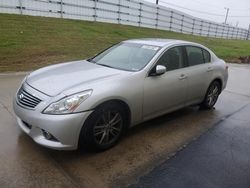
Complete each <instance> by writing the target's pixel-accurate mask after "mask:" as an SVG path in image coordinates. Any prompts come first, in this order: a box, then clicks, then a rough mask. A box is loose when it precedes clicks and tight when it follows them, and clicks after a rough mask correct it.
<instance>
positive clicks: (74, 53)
mask: <svg viewBox="0 0 250 188" xmlns="http://www.w3.org/2000/svg"><path fill="white" fill-rule="evenodd" d="M145 37H160V38H171V39H172V38H174V39H182V40H188V41H194V42H198V43H201V44H204V45H205V46H207V47H209V48H211V49H212V50H213V51H214V52H215V53H216V54H217V55H218V56H219V57H221V58H223V59H226V60H230V59H233V58H238V57H240V56H248V55H250V42H249V41H244V40H223V39H215V38H207V37H198V36H192V35H186V34H180V33H175V32H170V31H163V30H155V29H147V28H139V27H133V26H125V25H118V24H108V23H99V22H88V21H79V20H65V19H57V18H46V17H33V16H20V15H11V14H0V72H6V71H29V70H33V69H37V68H39V67H43V66H45V65H49V64H54V63H58V62H64V61H70V60H78V59H84V58H87V57H90V56H92V55H94V54H96V53H97V52H98V51H100V50H102V49H104V48H106V47H108V46H110V45H112V44H114V43H117V42H119V41H122V40H125V39H131V38H145Z"/></svg>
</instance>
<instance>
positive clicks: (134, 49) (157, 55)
mask: <svg viewBox="0 0 250 188" xmlns="http://www.w3.org/2000/svg"><path fill="white" fill-rule="evenodd" d="M227 69H228V67H227V65H226V63H225V62H224V61H223V60H221V59H219V58H218V57H216V55H215V54H214V53H213V52H212V51H211V50H209V49H208V48H206V47H204V46H202V45H200V44H196V43H191V42H186V41H179V40H166V39H137V40H127V41H123V42H121V43H119V44H116V45H114V46H112V47H110V48H108V49H106V50H104V51H103V52H101V53H99V54H98V55H96V56H94V57H92V58H90V59H87V60H82V61H76V62H69V63H63V64H57V65H52V66H48V67H45V68H42V69H39V70H37V71H34V72H32V73H31V74H29V75H28V76H27V77H26V78H25V79H24V80H23V82H22V84H21V86H20V88H19V89H18V91H17V94H16V96H15V98H14V102H13V106H14V111H15V113H16V116H17V122H18V124H19V126H20V127H21V129H22V130H23V131H24V132H25V133H27V134H28V135H29V136H30V137H31V138H32V139H33V140H34V141H35V142H37V143H38V144H41V145H43V146H46V147H49V148H53V149H60V150H72V149H76V148H78V146H84V147H85V148H89V149H95V150H105V149H108V148H110V147H112V146H113V145H114V144H116V143H117V141H118V140H119V138H120V137H121V136H122V134H123V133H124V132H125V131H126V130H127V129H128V128H129V127H131V126H134V125H137V124H139V123H141V122H144V121H147V120H149V119H152V118H155V117H158V116H161V115H163V114H166V113H169V112H172V111H174V110H177V109H180V108H183V107H186V106H189V105H196V104H197V105H200V106H201V107H202V108H206V109H211V108H212V107H213V106H214V104H215V103H216V101H217V99H218V96H219V95H220V93H221V91H222V90H223V89H224V88H225V87H226V83H227V78H228V70H227Z"/></svg>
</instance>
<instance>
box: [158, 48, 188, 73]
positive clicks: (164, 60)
mask: <svg viewBox="0 0 250 188" xmlns="http://www.w3.org/2000/svg"><path fill="white" fill-rule="evenodd" d="M157 64H158V65H164V66H165V67H167V71H171V70H175V69H179V68H182V67H184V61H183V55H182V47H174V48H171V49H169V50H167V51H166V52H165V53H164V54H163V55H162V56H161V57H160V59H159V60H158V63H157Z"/></svg>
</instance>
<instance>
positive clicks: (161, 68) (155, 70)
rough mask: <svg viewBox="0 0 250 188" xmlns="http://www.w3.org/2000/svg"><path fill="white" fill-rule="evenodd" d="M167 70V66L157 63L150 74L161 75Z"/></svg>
mask: <svg viewBox="0 0 250 188" xmlns="http://www.w3.org/2000/svg"><path fill="white" fill-rule="evenodd" d="M166 71H167V68H166V67H165V66H163V65H157V66H156V67H155V68H153V69H152V70H151V72H150V74H149V75H150V76H159V75H162V74H164V73H165V72H166Z"/></svg>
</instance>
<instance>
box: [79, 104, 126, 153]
mask: <svg viewBox="0 0 250 188" xmlns="http://www.w3.org/2000/svg"><path fill="white" fill-rule="evenodd" d="M125 118H126V114H125V113H124V110H122V108H121V107H120V106H119V105H117V104H116V103H106V104H104V105H102V106H100V107H98V108H97V109H96V110H95V111H94V112H93V113H92V114H91V115H90V116H89V118H88V119H87V120H86V122H85V123H84V125H83V128H82V130H81V135H80V144H81V145H82V146H85V147H86V148H87V149H90V150H97V151H101V150H106V149H109V148H111V147H112V146H114V145H115V144H116V143H117V141H118V140H119V138H120V137H121V135H122V133H123V130H124V127H125Z"/></svg>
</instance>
